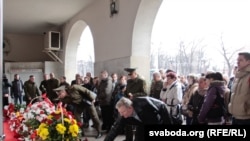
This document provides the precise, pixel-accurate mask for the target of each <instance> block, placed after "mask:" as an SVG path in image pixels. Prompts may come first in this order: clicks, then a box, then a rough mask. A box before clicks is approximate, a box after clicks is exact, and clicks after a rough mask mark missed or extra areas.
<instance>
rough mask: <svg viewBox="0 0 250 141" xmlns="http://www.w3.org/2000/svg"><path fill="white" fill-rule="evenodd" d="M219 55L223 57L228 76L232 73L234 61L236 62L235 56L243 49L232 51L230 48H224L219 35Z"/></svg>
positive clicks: (221, 37)
mask: <svg viewBox="0 0 250 141" xmlns="http://www.w3.org/2000/svg"><path fill="white" fill-rule="evenodd" d="M220 42H221V44H220V47H221V48H220V50H219V52H220V54H221V55H222V56H223V58H224V61H225V63H226V66H227V70H228V76H230V75H231V73H232V69H233V67H234V65H235V63H234V62H235V60H236V55H237V53H238V52H239V51H241V50H243V49H244V48H245V47H241V48H238V49H234V50H231V48H230V47H226V46H225V44H224V41H223V36H222V34H221V36H220Z"/></svg>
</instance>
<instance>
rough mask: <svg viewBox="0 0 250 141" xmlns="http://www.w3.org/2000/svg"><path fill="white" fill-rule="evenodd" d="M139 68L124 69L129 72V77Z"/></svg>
mask: <svg viewBox="0 0 250 141" xmlns="http://www.w3.org/2000/svg"><path fill="white" fill-rule="evenodd" d="M136 69H137V68H124V70H125V71H126V72H129V75H130V74H131V73H132V72H134V71H135V70H136Z"/></svg>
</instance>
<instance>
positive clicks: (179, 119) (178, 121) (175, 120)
mask: <svg viewBox="0 0 250 141" xmlns="http://www.w3.org/2000/svg"><path fill="white" fill-rule="evenodd" d="M173 101H174V99H172V100H171V106H176V112H177V114H176V115H173V114H172V112H173V111H172V107H170V116H171V117H172V121H173V124H175V125H182V123H183V117H182V114H181V104H177V105H173Z"/></svg>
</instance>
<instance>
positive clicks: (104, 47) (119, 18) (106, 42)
mask: <svg viewBox="0 0 250 141" xmlns="http://www.w3.org/2000/svg"><path fill="white" fill-rule="evenodd" d="M109 2H110V1H109V0H99V1H96V2H95V3H93V4H92V5H91V6H90V7H88V8H87V9H85V10H83V11H81V12H80V13H78V14H77V15H76V16H75V17H73V18H72V19H71V20H70V21H68V22H67V23H66V24H65V25H64V28H63V31H64V33H63V35H64V44H65V45H67V44H68V42H70V41H69V40H68V36H69V33H70V32H71V30H74V29H72V27H73V26H74V25H75V23H77V22H79V21H84V22H85V23H86V24H87V25H88V26H89V27H90V30H91V32H92V35H93V40H94V47H95V49H94V51H95V75H99V73H100V71H102V70H104V69H105V70H107V71H109V72H110V73H112V72H119V73H124V71H123V68H124V67H130V56H131V46H132V36H133V28H134V21H135V17H136V12H137V8H138V6H139V4H140V0H133V1H131V0H128V1H127V0H126V1H124V0H120V1H119V13H118V14H117V15H114V16H113V17H110V13H109V12H110V11H109V10H110V9H109ZM128 7H129V8H128ZM68 45H69V44H68ZM65 48H71V49H72V48H76V46H75V47H72V46H70V45H69V46H66V47H65ZM65 48H64V50H65ZM71 49H70V50H71ZM65 53H66V54H67V51H65ZM65 59H66V61H70V60H68V59H67V58H65ZM65 63H66V64H69V65H70V63H67V62H65ZM67 68H69V67H68V65H66V66H65V72H67V71H66V69H67ZM70 68H71V67H70ZM70 73H71V74H70ZM74 75H75V74H73V73H72V71H71V72H69V71H68V74H67V76H71V78H74Z"/></svg>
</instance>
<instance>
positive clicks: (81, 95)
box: [54, 85, 102, 138]
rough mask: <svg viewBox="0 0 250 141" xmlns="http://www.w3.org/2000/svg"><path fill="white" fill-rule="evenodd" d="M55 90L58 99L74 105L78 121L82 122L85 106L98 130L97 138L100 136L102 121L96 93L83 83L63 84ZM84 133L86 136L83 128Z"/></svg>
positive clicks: (74, 112)
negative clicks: (66, 85)
mask: <svg viewBox="0 0 250 141" xmlns="http://www.w3.org/2000/svg"><path fill="white" fill-rule="evenodd" d="M54 91H55V92H56V93H57V95H58V99H59V100H60V101H62V102H63V103H64V104H70V105H72V106H73V114H74V116H75V118H76V120H77V121H78V122H81V123H82V120H81V114H82V112H83V111H84V108H86V110H87V111H88V112H89V114H90V116H91V118H92V121H93V123H94V127H95V129H96V130H97V135H96V138H100V137H101V136H102V134H101V123H100V120H99V117H98V114H97V112H96V109H95V106H94V104H93V103H94V102H95V98H96V94H95V93H93V92H92V91H90V90H88V89H86V88H84V87H82V86H81V85H72V86H70V87H68V88H66V87H65V85H62V86H60V87H58V88H56V89H54ZM82 135H83V136H84V130H83V128H82Z"/></svg>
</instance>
